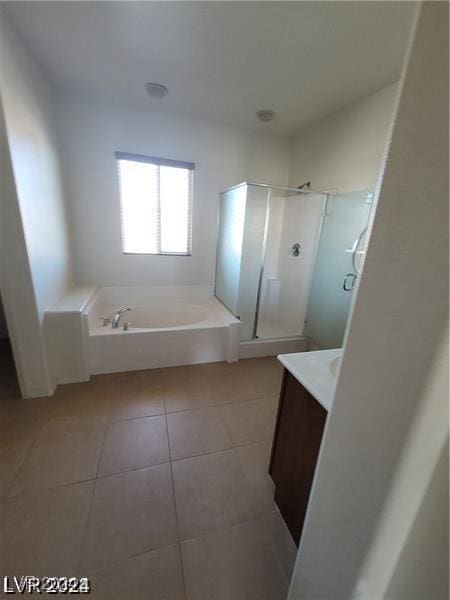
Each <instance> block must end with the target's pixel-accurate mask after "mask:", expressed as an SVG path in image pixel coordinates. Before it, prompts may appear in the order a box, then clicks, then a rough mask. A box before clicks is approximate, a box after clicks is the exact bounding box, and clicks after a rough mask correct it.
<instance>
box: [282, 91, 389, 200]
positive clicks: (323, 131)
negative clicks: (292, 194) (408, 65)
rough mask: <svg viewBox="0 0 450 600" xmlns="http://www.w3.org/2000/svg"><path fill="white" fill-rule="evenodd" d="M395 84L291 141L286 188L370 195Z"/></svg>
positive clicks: (323, 120) (356, 103) (383, 143)
mask: <svg viewBox="0 0 450 600" xmlns="http://www.w3.org/2000/svg"><path fill="white" fill-rule="evenodd" d="M397 91H398V83H394V84H392V85H390V86H388V87H386V88H383V89H382V90H380V91H379V92H377V93H375V94H372V95H371V96H368V97H367V98H364V99H362V100H360V101H359V102H355V103H353V104H350V105H348V106H345V107H344V108H342V109H340V110H338V111H337V112H335V113H333V114H332V115H330V116H328V117H326V118H324V119H321V120H320V121H318V122H316V123H313V124H312V125H310V126H309V127H307V128H306V129H303V130H302V131H300V132H298V133H297V134H296V135H295V136H294V137H293V138H292V142H291V143H292V145H291V164H290V172H289V185H291V186H292V187H297V186H298V185H301V184H303V183H305V182H306V181H311V185H312V187H313V189H315V190H330V189H335V188H337V189H338V191H339V192H348V191H352V190H361V189H373V188H374V187H375V183H376V181H377V177H378V172H379V170H380V166H381V160H382V157H383V149H384V146H385V143H386V138H387V135H388V131H389V124H390V122H391V119H392V114H393V110H394V102H395V97H396V94H397Z"/></svg>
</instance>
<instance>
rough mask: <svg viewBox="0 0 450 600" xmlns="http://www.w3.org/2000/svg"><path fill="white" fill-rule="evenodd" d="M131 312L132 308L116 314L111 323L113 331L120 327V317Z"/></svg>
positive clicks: (121, 310) (123, 309) (122, 309)
mask: <svg viewBox="0 0 450 600" xmlns="http://www.w3.org/2000/svg"><path fill="white" fill-rule="evenodd" d="M129 310H131V308H121V309H120V310H118V311H117V312H116V314H115V315H114V316H113V318H112V321H111V327H112V328H113V329H117V328H118V327H119V322H120V317H121V316H122V315H123V313H126V312H128V311H129Z"/></svg>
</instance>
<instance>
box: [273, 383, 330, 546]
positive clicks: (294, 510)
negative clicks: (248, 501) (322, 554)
mask: <svg viewBox="0 0 450 600" xmlns="http://www.w3.org/2000/svg"><path fill="white" fill-rule="evenodd" d="M326 418H327V411H326V410H325V409H324V408H323V407H322V406H321V405H320V404H319V402H317V400H316V399H315V398H314V397H313V396H311V394H310V393H309V392H308V391H307V390H305V388H304V387H303V386H302V385H301V384H300V383H299V382H298V381H297V380H296V379H295V378H294V377H293V376H292V375H291V374H290V373H288V372H287V371H285V374H284V379H283V386H282V390H281V395H280V404H279V407H278V416H277V424H276V428H275V435H274V442H273V447H272V456H271V459H270V468H269V472H270V474H271V476H272V479H273V481H274V483H275V486H276V492H275V502H276V503H277V505H278V508H279V509H280V512H281V514H282V515H283V518H284V520H285V522H286V525H287V527H288V529H289V531H290V532H291V535H292V537H293V539H294V541H295V543H296V544H297V545H298V543H299V541H300V536H301V532H302V529H303V522H304V520H305V513H306V508H307V506H308V499H309V494H310V491H311V485H312V481H313V477H314V471H315V468H316V462H317V456H318V453H319V449H320V443H321V441H322V433H323V428H324V426H325V421H326Z"/></svg>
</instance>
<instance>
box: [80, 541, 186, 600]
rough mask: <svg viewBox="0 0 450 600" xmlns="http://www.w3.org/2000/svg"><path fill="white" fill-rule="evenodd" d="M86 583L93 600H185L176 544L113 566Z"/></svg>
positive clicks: (102, 570)
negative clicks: (88, 584) (89, 587)
mask: <svg viewBox="0 0 450 600" xmlns="http://www.w3.org/2000/svg"><path fill="white" fill-rule="evenodd" d="M89 579H90V581H91V589H92V592H91V594H90V596H89V597H90V598H93V599H94V600H125V599H126V600H184V589H183V588H184V586H183V573H182V570H181V561H180V549H179V547H178V544H177V545H174V546H168V547H167V548H162V549H160V550H153V551H151V552H147V553H146V554H141V555H139V556H135V557H133V558H130V559H128V560H124V561H120V562H117V563H114V564H112V565H109V566H108V567H105V568H103V569H101V570H99V571H95V572H93V573H91V574H90V576H89Z"/></svg>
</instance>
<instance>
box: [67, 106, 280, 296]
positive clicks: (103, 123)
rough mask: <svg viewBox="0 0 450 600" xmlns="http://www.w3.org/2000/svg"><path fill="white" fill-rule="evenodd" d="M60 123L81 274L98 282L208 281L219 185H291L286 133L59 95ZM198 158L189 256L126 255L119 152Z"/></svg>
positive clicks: (82, 280) (211, 272)
mask: <svg viewBox="0 0 450 600" xmlns="http://www.w3.org/2000/svg"><path fill="white" fill-rule="evenodd" d="M59 126H60V127H59V130H60V134H61V142H62V144H61V147H62V150H63V154H62V156H63V173H64V176H65V179H66V181H67V185H68V188H67V189H68V193H69V203H68V205H69V215H70V224H71V232H72V248H73V253H74V257H75V273H76V279H77V281H78V282H80V283H95V284H99V285H149V284H154V285H165V284H167V285H171V284H195V283H206V284H211V283H213V281H214V271H215V252H216V240H217V221H218V208H219V192H221V191H223V190H224V189H225V188H226V187H228V186H230V185H234V184H237V183H239V182H241V181H243V180H246V179H247V180H259V181H268V182H272V183H281V184H283V183H284V184H286V183H287V178H288V143H287V141H286V140H285V139H284V138H281V137H276V136H271V135H267V134H261V133H258V132H251V131H245V130H240V129H238V128H236V127H231V126H225V125H219V124H213V123H207V122H202V121H194V120H191V119H185V118H179V117H176V116H167V115H160V114H158V113H157V112H155V111H154V109H153V108H152V104H151V101H150V99H149V109H148V111H142V110H129V109H126V108H123V107H120V106H117V105H114V104H113V103H110V104H107V103H105V102H100V101H94V100H89V99H85V98H82V97H77V96H76V95H74V94H61V96H60V99H59ZM116 150H123V151H127V152H134V153H140V154H147V155H153V156H163V157H167V158H174V159H180V160H186V161H192V162H195V163H196V170H195V174H194V208H193V250H192V257H170V256H130V255H129V256H125V255H123V254H122V249H121V226H120V210H119V192H118V181H117V171H116V165H115V159H114V152H115V151H116Z"/></svg>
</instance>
